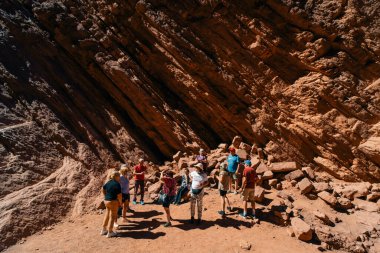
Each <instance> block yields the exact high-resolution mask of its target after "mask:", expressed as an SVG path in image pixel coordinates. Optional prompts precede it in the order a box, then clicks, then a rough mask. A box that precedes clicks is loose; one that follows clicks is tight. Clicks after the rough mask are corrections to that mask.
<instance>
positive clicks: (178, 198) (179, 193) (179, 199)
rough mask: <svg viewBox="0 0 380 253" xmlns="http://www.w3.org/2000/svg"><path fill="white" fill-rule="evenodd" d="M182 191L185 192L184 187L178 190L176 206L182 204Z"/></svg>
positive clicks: (175, 200)
mask: <svg viewBox="0 0 380 253" xmlns="http://www.w3.org/2000/svg"><path fill="white" fill-rule="evenodd" d="M182 191H183V187H182V186H181V187H180V188H179V189H178V192H177V195H176V196H175V199H174V204H179V203H180V202H181V198H182Z"/></svg>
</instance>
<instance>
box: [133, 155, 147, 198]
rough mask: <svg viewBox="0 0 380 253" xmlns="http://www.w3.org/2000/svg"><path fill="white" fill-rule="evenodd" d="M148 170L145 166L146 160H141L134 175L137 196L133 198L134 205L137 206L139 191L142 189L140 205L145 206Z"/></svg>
mask: <svg viewBox="0 0 380 253" xmlns="http://www.w3.org/2000/svg"><path fill="white" fill-rule="evenodd" d="M146 170H147V168H146V167H145V165H144V159H142V158H140V159H139V164H138V165H136V166H135V168H134V171H135V172H134V175H135V194H134V197H133V204H134V205H136V204H137V203H136V201H137V191H138V189H139V188H140V194H141V197H140V204H141V205H144V187H145V177H144V175H145V171H146Z"/></svg>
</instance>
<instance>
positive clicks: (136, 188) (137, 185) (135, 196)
mask: <svg viewBox="0 0 380 253" xmlns="http://www.w3.org/2000/svg"><path fill="white" fill-rule="evenodd" d="M134 188H135V192H134V194H133V204H136V201H137V191H138V189H139V181H137V180H136V181H135V187H134Z"/></svg>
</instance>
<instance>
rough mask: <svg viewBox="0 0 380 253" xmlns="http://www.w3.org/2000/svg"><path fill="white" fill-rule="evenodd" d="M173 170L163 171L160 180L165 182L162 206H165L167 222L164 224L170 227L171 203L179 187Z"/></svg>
mask: <svg viewBox="0 0 380 253" xmlns="http://www.w3.org/2000/svg"><path fill="white" fill-rule="evenodd" d="M173 174H174V173H173V171H162V172H161V176H160V180H161V181H162V182H163V183H164V185H163V186H162V191H163V196H162V206H163V207H164V210H165V213H166V218H167V222H166V223H165V224H164V227H170V226H171V225H172V223H171V222H170V220H171V216H170V209H169V206H170V203H172V202H173V199H174V197H175V192H176V188H177V182H176V181H175V179H174V178H173Z"/></svg>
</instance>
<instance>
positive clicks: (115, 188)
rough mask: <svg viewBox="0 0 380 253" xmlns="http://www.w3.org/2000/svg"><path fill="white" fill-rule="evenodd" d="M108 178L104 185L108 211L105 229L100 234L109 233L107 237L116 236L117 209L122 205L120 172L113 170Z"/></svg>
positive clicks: (105, 218) (104, 222) (104, 223)
mask: <svg viewBox="0 0 380 253" xmlns="http://www.w3.org/2000/svg"><path fill="white" fill-rule="evenodd" d="M108 178H109V181H108V182H107V183H106V184H104V185H103V195H104V204H105V206H106V212H105V216H104V220H103V229H102V230H101V232H100V234H101V235H107V237H115V236H117V233H115V232H113V226H114V222H115V221H116V219H117V209H118V207H119V206H121V187H120V183H119V181H120V173H119V172H118V171H112V172H111V173H110V175H109V177H108Z"/></svg>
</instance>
